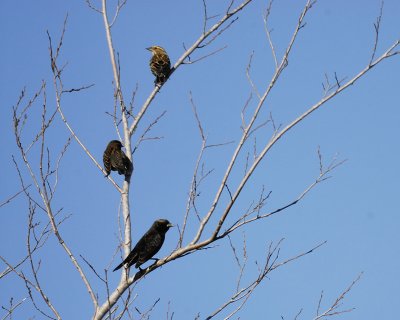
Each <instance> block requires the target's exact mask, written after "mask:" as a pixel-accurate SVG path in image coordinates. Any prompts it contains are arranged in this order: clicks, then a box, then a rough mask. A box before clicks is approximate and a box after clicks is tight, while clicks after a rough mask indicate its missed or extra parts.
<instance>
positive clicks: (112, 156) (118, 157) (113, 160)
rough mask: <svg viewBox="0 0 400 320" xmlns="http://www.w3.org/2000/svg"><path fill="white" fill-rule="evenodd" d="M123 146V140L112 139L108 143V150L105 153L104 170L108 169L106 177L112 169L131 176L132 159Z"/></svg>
mask: <svg viewBox="0 0 400 320" xmlns="http://www.w3.org/2000/svg"><path fill="white" fill-rule="evenodd" d="M122 147H123V145H122V143H121V141H118V140H112V141H110V142H109V144H108V145H107V148H106V150H105V151H104V153H103V164H104V170H105V171H106V177H108V176H109V174H110V173H111V170H112V171H118V174H123V175H125V176H130V175H131V173H132V170H133V165H132V162H131V160H129V158H128V157H127V156H126V154H125V153H124V152H123V151H122V150H121V148H122Z"/></svg>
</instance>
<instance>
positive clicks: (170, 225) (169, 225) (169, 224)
mask: <svg viewBox="0 0 400 320" xmlns="http://www.w3.org/2000/svg"><path fill="white" fill-rule="evenodd" d="M167 227H168V228H172V227H175V226H174V225H173V224H171V223H168V224H167Z"/></svg>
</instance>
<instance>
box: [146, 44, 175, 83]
mask: <svg viewBox="0 0 400 320" xmlns="http://www.w3.org/2000/svg"><path fill="white" fill-rule="evenodd" d="M146 49H147V50H149V51H150V52H151V53H152V54H153V55H152V57H151V59H150V63H149V65H150V70H151V72H152V73H153V74H154V76H155V77H156V79H155V80H154V84H155V85H156V86H160V85H162V84H164V82H165V81H167V79H168V77H169V75H170V73H171V62H170V60H169V57H168V54H167V52H166V51H165V50H164V49H163V48H161V47H159V46H152V47H149V48H146Z"/></svg>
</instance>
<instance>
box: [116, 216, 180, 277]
mask: <svg viewBox="0 0 400 320" xmlns="http://www.w3.org/2000/svg"><path fill="white" fill-rule="evenodd" d="M171 227H173V225H172V224H171V223H170V222H169V221H168V220H165V219H159V220H156V221H154V222H153V225H152V226H151V227H150V229H149V230H148V231H147V232H146V233H145V234H144V236H143V237H142V238H141V239H140V240H139V242H138V243H137V244H136V246H135V247H134V248H133V250H132V251H131V253H129V255H128V256H127V257H126V258H125V260H124V261H122V263H121V264H119V265H118V266H117V267H116V268H115V269H114V270H113V271H116V270H118V269H120V268H121V267H122V266H123V265H125V268H129V267H130V266H131V265H133V264H134V263H136V264H135V268H139V269H140V266H141V265H142V264H143V263H145V262H146V261H148V260H150V259H151V258H152V257H153V256H154V255H155V254H156V253H157V252H158V251H159V250H160V249H161V246H162V245H163V243H164V239H165V234H166V233H167V231H168V229H169V228H171Z"/></svg>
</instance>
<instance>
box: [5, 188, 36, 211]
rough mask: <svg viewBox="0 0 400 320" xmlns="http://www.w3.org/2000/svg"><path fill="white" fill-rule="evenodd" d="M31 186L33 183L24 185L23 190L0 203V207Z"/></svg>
mask: <svg viewBox="0 0 400 320" xmlns="http://www.w3.org/2000/svg"><path fill="white" fill-rule="evenodd" d="M30 186H31V184H29V185H27V186H26V187H23V189H22V190H20V191H18V192H17V193H16V194H14V195H12V196H11V197H9V198H8V199H7V200H5V201H3V202H2V203H0V208H1V207H2V206H4V205H6V204H7V203H10V202H11V201H12V200H13V199H14V198H16V197H18V196H19V195H20V194H21V193H23V192H25V191H26V190H27V189H28V188H29V187H30Z"/></svg>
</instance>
